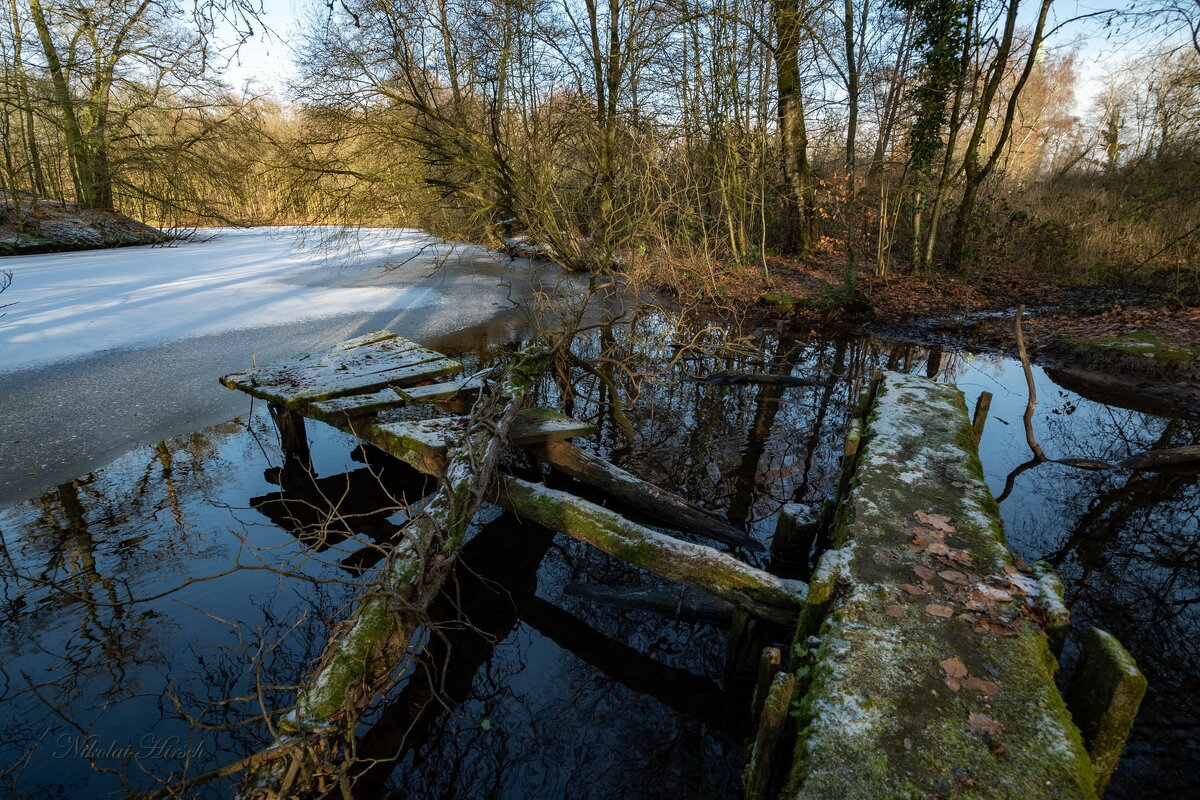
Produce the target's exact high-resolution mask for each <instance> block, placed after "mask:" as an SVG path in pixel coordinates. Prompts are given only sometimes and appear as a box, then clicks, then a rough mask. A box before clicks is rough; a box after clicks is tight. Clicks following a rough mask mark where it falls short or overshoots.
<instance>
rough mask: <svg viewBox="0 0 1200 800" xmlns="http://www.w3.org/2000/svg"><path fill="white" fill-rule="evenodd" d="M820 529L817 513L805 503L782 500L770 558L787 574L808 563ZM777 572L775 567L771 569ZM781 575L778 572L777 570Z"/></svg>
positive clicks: (819, 517)
mask: <svg viewBox="0 0 1200 800" xmlns="http://www.w3.org/2000/svg"><path fill="white" fill-rule="evenodd" d="M820 530H821V515H820V514H819V513H817V511H816V509H814V508H813V507H812V506H810V505H807V504H805V503H785V504H784V506H783V508H781V509H780V510H779V520H778V522H776V523H775V536H774V537H773V538H772V539H771V558H772V559H773V560H776V561H779V562H781V565H782V566H783V567H784V568H785V569H786V571H788V572H789V573H790V572H792V571H795V570H796V569H797V568H799V569H801V570H803V568H804V567H806V566H807V564H808V559H809V556H810V555H811V554H812V549H813V545H814V544H815V543H816V540H817V534H818V533H819V532H820ZM773 571H776V572H778V571H779V570H773ZM781 574H782V573H781Z"/></svg>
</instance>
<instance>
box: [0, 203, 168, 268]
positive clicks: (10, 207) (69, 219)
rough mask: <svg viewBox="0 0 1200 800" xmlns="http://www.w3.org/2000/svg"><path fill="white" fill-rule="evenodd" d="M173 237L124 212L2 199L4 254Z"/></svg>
mask: <svg viewBox="0 0 1200 800" xmlns="http://www.w3.org/2000/svg"><path fill="white" fill-rule="evenodd" d="M171 238H172V237H171V236H169V235H168V234H165V233H163V232H162V231H160V230H159V229H158V228H152V227H150V226H149V225H145V224H143V223H141V222H138V221H137V220H135V219H131V218H129V217H127V216H125V215H124V214H117V213H115V212H107V211H90V210H88V209H83V208H79V207H77V206H75V205H73V204H71V203H60V202H58V201H56V200H47V199H44V198H39V199H36V200H17V201H14V200H12V199H10V198H8V197H4V198H3V199H0V256H22V255H34V254H37V253H62V252H70V251H74V250H96V249H99V248H103V247H127V246H130V245H136V244H158V243H161V242H166V241H169V240H170V239H171Z"/></svg>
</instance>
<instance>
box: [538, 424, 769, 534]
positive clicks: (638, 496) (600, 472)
mask: <svg viewBox="0 0 1200 800" xmlns="http://www.w3.org/2000/svg"><path fill="white" fill-rule="evenodd" d="M528 449H529V451H530V452H531V453H533V454H534V455H535V456H536V457H538V458H540V459H541V460H543V461H545V462H546V463H547V464H549V465H550V466H552V467H554V468H555V469H557V470H559V471H560V472H563V473H566V474H567V475H570V476H571V477H572V478H575V479H576V480H578V481H581V482H582V483H586V484H587V485H589V486H594V487H596V488H597V489H600V490H601V491H603V492H606V493H608V494H610V495H612V496H613V497H615V498H617V499H618V500H621V501H622V502H624V503H627V504H628V505H630V506H632V507H633V508H635V509H637V510H638V511H641V512H642V513H645V514H648V515H650V516H652V517H654V518H656V519H659V520H662V521H663V522H665V523H667V524H668V525H671V526H674V527H678V528H681V529H682V530H685V531H688V532H690V533H695V534H699V535H700V536H704V537H707V538H709V539H715V540H716V541H718V542H726V543H728V544H732V545H735V546H737V547H743V548H745V549H747V550H753V551H755V552H764V551H765V550H766V548H765V547H763V546H762V544H760V543H759V542H758V541H756V540H754V539H752V538H750V537H749V536H748V535H746V533H745V532H744V531H741V530H738V529H737V528H735V527H733V526H732V525H730V524H729V523H728V522H726V521H725V520H723V519H721V518H720V517H718V516H716V515H714V514H712V513H710V512H708V511H705V510H704V509H702V508H700V507H699V506H696V505H694V504H692V503H689V502H688V501H687V500H684V499H683V498H682V497H679V496H678V495H675V494H672V493H671V492H668V491H667V490H665V489H660V488H659V487H657V486H655V485H654V484H652V483H650V482H649V481H644V480H642V479H641V478H639V477H637V476H636V475H633V474H631V473H629V472H626V471H625V470H623V469H621V468H620V467H617V466H614V465H613V464H610V463H608V462H607V461H605V460H604V459H602V458H598V457H597V456H594V455H592V454H591V453H588V452H587V451H585V450H581V449H579V448H578V447H576V446H575V445H573V444H571V443H570V442H563V441H556V442H547V443H546V444H539V445H533V446H530V447H529V448H528Z"/></svg>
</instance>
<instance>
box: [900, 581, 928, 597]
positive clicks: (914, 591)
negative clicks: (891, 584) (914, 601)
mask: <svg viewBox="0 0 1200 800" xmlns="http://www.w3.org/2000/svg"><path fill="white" fill-rule="evenodd" d="M900 588H901V589H903V590H904V591H906V592H908V593H909V594H911V595H913V596H914V597H915V596H916V595H919V594H925V587H924V586H913V585H912V584H911V583H902V584H900Z"/></svg>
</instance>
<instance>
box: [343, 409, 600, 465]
mask: <svg viewBox="0 0 1200 800" xmlns="http://www.w3.org/2000/svg"><path fill="white" fill-rule="evenodd" d="M466 424H467V418H466V417H461V416H448V417H438V418H436V419H424V420H401V421H399V422H386V423H382V424H378V425H365V426H362V427H361V428H357V429H355V431H354V432H355V433H356V434H357V435H358V436H361V437H363V438H364V439H366V440H367V441H369V442H371V444H374V445H375V446H376V447H379V448H381V449H383V450H385V451H387V452H388V453H390V454H391V455H393V456H395V457H396V458H399V459H400V460H402V461H407V462H408V463H410V464H412V465H413V466H414V467H416V468H417V469H419V470H421V471H423V472H428V473H430V474H433V475H436V474H437V473H438V472H439V471H440V470H441V465H442V462H443V460H444V459H445V454H446V440H447V438H448V437H453V436H456V435H459V434H461V433H462V432H463V430H464V429H465V426H466ZM593 430H595V428H594V427H593V426H592V425H589V424H588V423H586V422H580V421H578V420H575V419H572V418H570V417H568V416H566V415H564V414H559V413H557V412H554V411H549V410H547V409H544V408H525V409H522V410H521V412H520V413H519V414H517V417H516V419H515V420H513V424H512V428H511V429H510V430H509V441H511V442H512V443H513V444H519V445H525V444H535V443H538V442H548V441H553V440H556V439H568V438H572V437H575V436H586V435H588V434H589V433H591V432H592V431H593Z"/></svg>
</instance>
